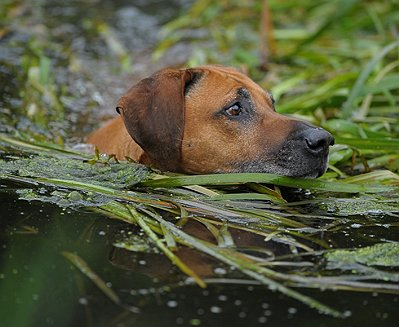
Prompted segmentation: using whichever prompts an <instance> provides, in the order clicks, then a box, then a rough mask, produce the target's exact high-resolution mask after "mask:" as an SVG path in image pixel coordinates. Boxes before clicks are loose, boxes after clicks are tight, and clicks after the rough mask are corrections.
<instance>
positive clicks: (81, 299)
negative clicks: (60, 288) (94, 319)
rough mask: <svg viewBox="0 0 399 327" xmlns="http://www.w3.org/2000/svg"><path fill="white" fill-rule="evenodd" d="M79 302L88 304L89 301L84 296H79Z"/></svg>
mask: <svg viewBox="0 0 399 327" xmlns="http://www.w3.org/2000/svg"><path fill="white" fill-rule="evenodd" d="M79 304H81V305H88V304H89V301H87V299H86V298H85V297H81V298H80V299H79Z"/></svg>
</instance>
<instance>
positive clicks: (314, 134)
mask: <svg viewBox="0 0 399 327" xmlns="http://www.w3.org/2000/svg"><path fill="white" fill-rule="evenodd" d="M303 137H304V140H305V142H306V146H307V149H308V150H309V151H310V152H312V153H320V152H326V151H328V147H329V146H330V145H334V137H333V136H332V135H331V134H330V133H329V132H327V131H326V130H324V129H322V128H309V129H308V130H307V131H306V133H305V134H304V135H303Z"/></svg>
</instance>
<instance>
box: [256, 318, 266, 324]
mask: <svg viewBox="0 0 399 327" xmlns="http://www.w3.org/2000/svg"><path fill="white" fill-rule="evenodd" d="M258 321H259V323H261V324H265V323H266V322H267V318H266V317H259V318H258Z"/></svg>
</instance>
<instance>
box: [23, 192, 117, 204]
mask: <svg viewBox="0 0 399 327" xmlns="http://www.w3.org/2000/svg"><path fill="white" fill-rule="evenodd" d="M16 192H17V194H19V199H20V200H26V201H35V200H36V201H40V202H46V203H51V204H56V205H58V206H59V207H62V208H81V207H99V206H102V205H106V204H108V203H109V202H110V201H112V200H114V199H113V198H111V197H108V196H106V195H103V194H99V193H93V192H78V191H76V190H75V191H72V192H69V191H61V190H56V191H53V192H48V191H47V190H46V189H44V188H40V189H39V190H34V189H30V188H29V189H20V190H17V191H16Z"/></svg>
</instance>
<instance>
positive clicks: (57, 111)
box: [0, 0, 399, 317]
mask: <svg viewBox="0 0 399 327" xmlns="http://www.w3.org/2000/svg"><path fill="white" fill-rule="evenodd" d="M27 8H28V9H27ZM18 9H19V10H20V11H18ZM29 9H32V8H30V7H29V5H24V6H23V5H19V4H17V3H15V4H14V3H13V2H9V1H8V2H7V1H6V4H3V5H1V6H0V17H1V18H2V20H3V22H4V23H3V25H1V26H0V41H1V42H2V44H5V43H6V44H7V45H6V47H7V49H10V50H9V51H10V52H11V54H10V55H9V56H7V55H4V56H1V55H0V62H1V64H4V68H3V69H2V71H1V72H0V74H1V75H2V81H1V82H0V87H1V88H2V98H1V99H0V104H1V108H0V114H1V115H2V119H1V121H0V131H1V132H2V134H0V159H1V160H0V178H1V180H2V181H4V183H7V182H16V183H18V185H20V187H19V188H18V190H17V192H18V194H19V197H20V199H23V200H28V201H41V202H47V203H52V204H56V205H58V206H61V207H63V208H74V209H77V210H78V209H79V208H80V209H82V208H84V209H85V210H87V209H89V210H90V211H95V212H98V213H101V214H102V215H103V216H104V217H108V218H111V219H116V220H118V221H122V222H123V223H125V224H127V225H134V226H136V227H134V228H137V231H138V230H141V231H142V234H139V233H137V235H139V236H140V237H126V238H124V239H118V240H115V242H114V243H113V245H114V246H115V247H118V248H122V249H124V250H126V251H129V252H132V251H133V252H136V253H140V252H148V251H157V252H159V253H163V254H164V255H165V256H166V257H167V258H168V259H169V260H170V261H171V262H173V264H174V265H176V266H177V267H178V268H179V269H180V270H181V271H182V272H183V273H184V274H186V275H187V276H188V277H189V279H188V280H186V283H190V282H191V283H192V282H194V283H196V284H197V285H199V286H200V287H206V285H207V284H209V283H218V281H219V282H222V279H223V281H224V282H225V281H226V280H227V281H229V276H230V275H229V274H231V276H233V277H231V279H230V282H231V283H234V282H237V283H239V281H237V280H240V278H241V279H242V280H244V279H245V280H247V279H249V280H250V282H251V283H253V284H254V285H265V286H267V287H268V288H269V289H271V290H274V291H278V292H281V293H283V294H285V295H287V296H289V297H292V298H294V299H297V300H299V301H301V302H303V303H305V304H307V305H308V306H310V307H313V308H316V309H317V310H319V311H321V312H324V313H327V314H329V315H332V316H335V317H344V316H345V314H344V313H343V312H342V308H335V307H334V308H331V307H333V306H334V305H333V304H332V303H324V301H323V303H321V302H320V301H319V300H318V299H317V297H314V298H312V297H310V296H308V295H305V294H306V291H305V292H302V288H303V289H305V288H316V289H321V290H346V291H356V292H357V291H359V292H360V291H361V292H380V293H390V294H399V286H398V281H399V271H398V270H397V267H398V265H399V263H398V257H399V254H398V253H399V250H398V244H399V238H398V235H399V234H398V227H399V222H398V218H399V175H398V173H399V39H398V35H399V15H398V12H399V9H398V3H397V1H394V0H392V1H367V6H365V5H364V2H362V1H356V0H334V1H318V2H314V1H310V0H306V1H302V2H301V4H300V5H299V4H298V3H296V2H294V1H285V2H279V1H259V0H251V1H246V2H245V4H244V2H243V1H233V0H229V1H227V0H225V1H218V2H215V1H209V0H197V1H195V3H194V4H193V6H192V7H191V9H189V10H188V12H187V13H185V14H184V15H181V16H180V17H179V18H177V19H175V20H173V21H171V22H169V23H167V24H166V25H165V26H164V27H163V36H162V40H161V41H160V42H159V43H158V45H157V47H156V49H155V50H154V52H153V57H154V58H156V59H161V58H162V57H163V56H166V55H167V53H168V52H172V53H173V51H174V50H173V49H174V48H176V47H179V46H180V45H181V44H182V43H183V44H184V45H185V46H187V47H188V49H190V51H191V55H190V57H189V58H186V59H187V61H188V65H199V64H205V63H218V64H228V65H235V66H239V67H240V68H241V69H243V70H245V71H247V72H248V73H249V74H250V75H251V76H252V77H253V78H254V79H255V80H257V82H258V83H260V85H262V86H263V87H264V88H266V89H269V90H271V91H272V93H273V94H274V97H275V98H276V100H277V106H276V107H277V111H278V112H281V113H285V114H290V115H293V116H296V117H299V118H301V119H305V120H308V121H310V122H312V123H314V124H317V125H319V126H322V127H324V128H325V129H327V130H329V131H330V132H331V133H332V134H333V135H334V136H335V138H336V145H335V146H334V147H332V150H331V155H330V159H329V170H328V172H327V173H326V174H325V175H324V176H323V177H322V178H320V179H318V180H304V179H295V178H288V177H283V176H277V175H272V174H227V175H224V174H220V175H204V176H183V175H165V174H162V173H160V172H155V171H152V170H150V169H149V168H146V167H144V166H141V165H138V164H135V163H132V162H128V161H121V162H118V161H116V160H115V159H114V158H112V156H111V157H104V156H100V155H99V154H98V153H97V154H91V155H89V154H84V153H81V152H78V151H75V150H71V149H70V148H69V147H67V146H64V144H65V143H66V144H68V143H73V140H72V141H71V136H76V130H77V128H76V127H75V128H73V131H72V133H70V131H69V128H71V126H74V124H77V122H78V121H80V120H81V119H82V117H83V116H86V115H87V112H85V110H86V111H88V110H89V108H93V107H96V105H98V104H99V103H101V101H102V100H101V97H99V96H98V94H99V92H98V90H95V91H94V92H93V94H91V95H90V96H87V93H90V92H91V90H93V89H95V86H94V84H93V81H92V80H91V79H90V77H89V76H87V75H89V74H88V72H87V71H84V70H83V66H84V65H82V62H83V61H82V60H83V59H82V58H80V57H79V56H78V55H77V54H76V53H75V52H74V51H73V49H71V48H70V47H69V45H68V44H62V43H60V42H59V40H57V35H55V34H51V33H50V31H48V32H49V34H46V33H41V32H40V29H39V32H38V31H37V30H33V31H31V32H30V33H27V31H26V30H23V31H21V27H17V26H15V25H14V24H13V23H12V20H13V19H14V18H15V17H17V18H18V19H19V20H22V18H21V17H18V15H19V12H21V10H22V12H23V11H24V10H29ZM82 25H83V27H84V29H85V30H86V32H87V33H88V35H89V36H90V37H91V38H92V39H93V40H95V42H103V43H104V46H105V49H107V51H106V52H107V54H108V55H111V56H114V57H116V58H117V61H116V62H115V61H114V62H112V65H115V66H117V67H118V69H117V70H116V71H117V74H121V72H123V71H124V70H126V69H127V67H130V66H132V67H133V68H134V67H135V61H134V58H130V59H129V58H128V57H127V51H128V50H127V48H126V47H127V46H124V45H123V42H122V41H121V40H122V38H120V37H118V33H114V30H113V29H112V28H111V27H109V26H108V25H107V24H106V22H101V21H100V22H99V21H90V20H86V21H85V22H84V23H82ZM23 26H24V25H23ZM25 27H26V26H25ZM13 33H20V34H18V35H20V36H21V37H22V36H23V37H24V38H26V39H27V40H26V39H23V41H21V40H20V39H18V38H16V39H14V38H13V37H12V34H13ZM35 33H36V34H35ZM37 33H38V34H37ZM58 33H61V31H60V30H59V31H58ZM61 34H62V33H61ZM38 35H39V36H40V38H39V37H38ZM19 52H22V54H21V56H20V60H19V61H16V60H15V59H14V58H13V56H12V54H13V53H19ZM10 58H12V59H10ZM118 65H119V66H118ZM65 67H67V69H66V70H65ZM82 71H83V73H82ZM113 73H114V74H115V72H113ZM59 74H62V75H63V76H64V77H65V76H67V77H66V78H65V79H60V78H61V77H60V76H59ZM14 75H15V76H16V77H15V78H14V77H12V76H14ZM3 77H4V78H3ZM75 78H76V79H79V81H80V82H82V80H83V81H86V82H87V85H89V86H86V87H83V86H82V88H81V89H80V93H79V92H76V85H74V81H75ZM5 79H6V80H9V81H10V82H9V83H8V84H7V83H5V82H4V80H5ZM93 79H95V78H94V77H93ZM60 81H61V82H60ZM71 81H72V82H71ZM10 85H11V86H10ZM96 94H97V95H96ZM79 97H81V98H83V99H79ZM76 106H77V107H78V109H79V110H77V108H76ZM79 111H80V112H79ZM70 116H72V117H73V118H68V117H70ZM64 120H66V122H65V124H64V125H63V123H62V122H63V121H64ZM90 124H91V125H93V124H94V123H93V121H91V122H88V125H89V126H90ZM68 133H69V134H68ZM80 136H82V135H80ZM191 224H194V226H197V227H198V226H201V228H197V229H198V230H205V234H204V233H202V234H201V233H195V232H193V229H192V228H190V226H191ZM369 231H372V233H369ZM237 235H245V237H246V238H248V239H249V240H250V241H249V243H248V244H241V243H240V242H241V241H240V240H239V239H240V237H239V236H237ZM348 236H349V237H348ZM342 238H343V239H342ZM258 239H260V240H261V242H260V243H259V242H258V241H257V240H258ZM252 240H255V241H254V242H252ZM151 247H152V248H151ZM154 248H155V249H156V250H154ZM187 248H189V249H191V251H192V252H190V253H192V256H193V257H195V256H196V255H198V253H201V254H204V255H206V256H207V257H210V258H212V260H214V261H213V265H214V266H215V267H227V271H228V273H226V276H223V278H219V279H218V278H214V276H213V275H212V274H211V275H209V274H204V273H201V271H203V269H200V268H199V267H198V265H196V264H194V263H192V262H190V260H188V261H186V260H185V259H187V258H186V257H184V256H182V255H181V253H182V249H187ZM62 255H63V256H64V257H65V258H66V259H67V260H69V261H70V262H71V263H72V264H73V265H74V266H75V267H76V268H77V269H78V270H79V271H81V272H82V273H83V274H85V275H86V276H87V277H88V278H90V279H91V280H92V281H93V282H94V283H95V284H96V285H97V287H98V288H99V289H100V290H101V291H102V292H103V293H104V294H105V295H106V296H107V297H109V298H110V299H111V300H112V301H113V302H114V303H116V304H117V305H121V306H122V307H124V308H127V309H128V310H130V311H132V312H137V308H136V307H134V306H127V305H125V304H124V303H123V301H122V300H121V299H120V298H119V296H118V295H117V294H116V291H115V290H112V289H110V288H109V287H108V286H107V285H106V283H105V282H104V281H103V280H101V277H100V276H99V275H98V274H96V273H95V272H94V270H92V268H90V267H89V266H88V264H87V263H86V262H85V260H84V259H85V258H82V257H79V255H78V254H74V253H70V252H68V251H64V252H63V253H62ZM200 263H202V264H203V265H207V264H208V263H206V262H205V261H204V262H202V261H200ZM197 270H198V271H197ZM327 302H328V301H327Z"/></svg>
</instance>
